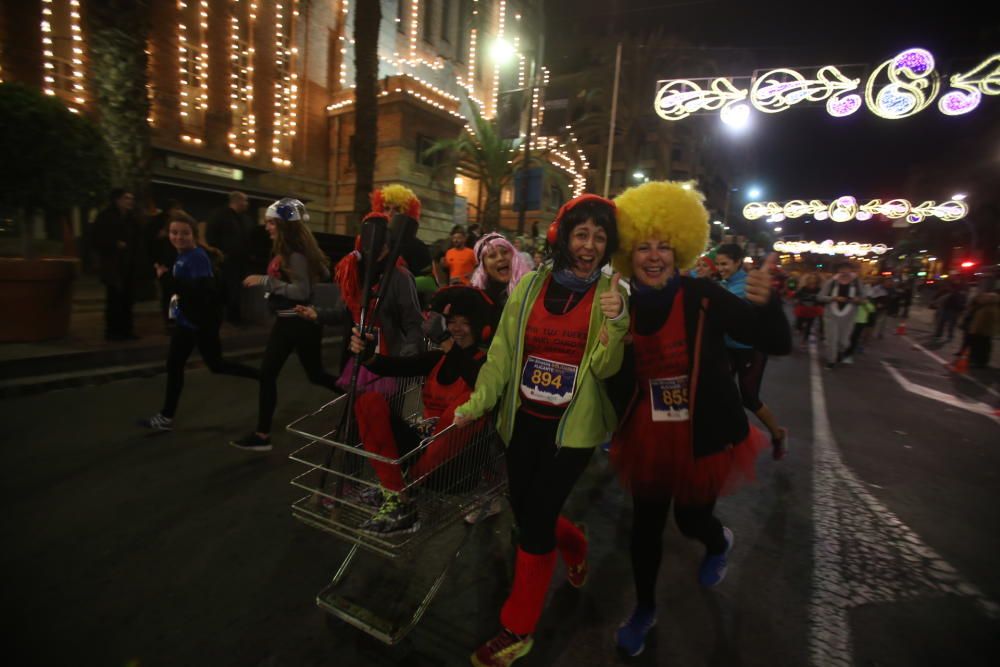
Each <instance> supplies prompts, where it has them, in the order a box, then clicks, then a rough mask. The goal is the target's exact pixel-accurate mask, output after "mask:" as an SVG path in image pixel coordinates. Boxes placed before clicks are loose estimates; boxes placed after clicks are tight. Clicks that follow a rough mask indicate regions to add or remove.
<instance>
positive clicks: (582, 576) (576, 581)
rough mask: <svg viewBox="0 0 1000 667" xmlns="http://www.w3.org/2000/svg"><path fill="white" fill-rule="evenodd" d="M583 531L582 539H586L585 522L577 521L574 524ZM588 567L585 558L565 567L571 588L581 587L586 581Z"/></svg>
mask: <svg viewBox="0 0 1000 667" xmlns="http://www.w3.org/2000/svg"><path fill="white" fill-rule="evenodd" d="M574 525H575V526H576V527H577V528H579V529H580V532H582V533H583V539H584V540H586V539H587V524H585V523H577V524H574ZM589 571H590V568H589V567H588V565H587V559H586V558H584V559H583V560H582V561H580V562H579V563H577V564H576V565H569V566H567V567H566V580H567V581H569V585H570V586H572V587H573V588H583V585H584V584H585V583H587V573H588V572H589Z"/></svg>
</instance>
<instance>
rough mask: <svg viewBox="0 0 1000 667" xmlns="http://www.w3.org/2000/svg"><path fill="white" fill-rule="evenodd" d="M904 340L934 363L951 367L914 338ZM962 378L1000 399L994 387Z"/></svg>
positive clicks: (972, 379) (907, 337) (966, 376)
mask: <svg viewBox="0 0 1000 667" xmlns="http://www.w3.org/2000/svg"><path fill="white" fill-rule="evenodd" d="M903 338H904V339H905V340H906V341H907V342H909V343H910V344H911V345H913V347H915V348H917V349H918V350H920V351H921V352H923V353H924V354H926V355H927V356H928V357H930V358H931V359H933V360H934V361H936V362H938V363H939V364H941V365H942V366H948V365H949V362H947V361H945V360H944V359H942V358H941V357H940V356H938V355H936V354H934V353H933V352H931V351H930V350H928V349H927V348H926V347H924V346H923V345H921V344H920V343H918V342H917V341H915V340H913V339H912V338H910V337H909V336H903ZM962 378H964V379H966V380H968V381H969V382H971V383H972V384H974V385H976V386H978V387H980V388H982V389H985V390H986V391H988V392H990V393H991V394H993V395H994V396H996V397H997V398H1000V392H998V391H997V390H996V389H994V388H993V387H989V386H987V385H985V384H983V383H982V382H980V381H979V380H977V379H976V378H974V377H971V376H969V375H968V374H965V375H963V376H962Z"/></svg>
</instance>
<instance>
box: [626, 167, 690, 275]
mask: <svg viewBox="0 0 1000 667" xmlns="http://www.w3.org/2000/svg"><path fill="white" fill-rule="evenodd" d="M704 201H705V196H704V195H703V194H702V193H701V192H699V191H698V190H695V189H694V188H693V187H692V186H691V185H690V184H688V183H680V182H675V181H651V182H649V183H643V184H642V185H637V186H635V187H633V188H629V189H628V190H626V191H625V192H623V193H621V194H620V195H618V196H617V197H616V198H615V204H616V205H617V206H618V233H619V235H620V237H621V246H620V248H619V250H618V252H616V253H615V256H614V260H613V264H614V267H615V270H616V271H619V272H620V273H621V274H622V275H623V276H625V277H628V278H631V277H632V251H633V250H634V249H635V247H636V246H637V245H638V244H640V243H642V242H643V241H646V240H647V239H651V238H655V239H657V240H660V241H666V242H667V243H669V244H670V247H671V248H673V250H674V264H675V265H676V267H677V268H678V269H679V270H684V269H689V268H691V267H692V266H694V264H695V262H696V261H697V260H698V257H699V255H701V253H702V252H704V250H705V245H706V244H707V243H708V231H709V228H708V210H707V209H706V208H705V204H704Z"/></svg>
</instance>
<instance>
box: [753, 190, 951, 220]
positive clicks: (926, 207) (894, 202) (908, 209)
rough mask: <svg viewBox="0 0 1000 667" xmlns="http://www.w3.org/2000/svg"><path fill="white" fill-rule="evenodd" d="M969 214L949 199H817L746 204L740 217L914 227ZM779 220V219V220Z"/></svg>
mask: <svg viewBox="0 0 1000 667" xmlns="http://www.w3.org/2000/svg"><path fill="white" fill-rule="evenodd" d="M968 214H969V207H968V205H967V204H966V203H965V202H964V201H956V200H954V199H950V200H948V201H945V202H942V203H940V204H938V203H936V202H934V201H933V200H927V201H924V202H922V203H921V204H919V205H914V204H912V203H910V202H909V201H907V200H906V199H898V198H897V199H890V200H888V201H885V202H883V201H882V200H881V199H871V200H869V201H868V202H867V203H866V204H860V205H859V204H858V200H857V199H856V198H855V197H852V196H850V195H844V196H843V197H838V198H837V199H835V200H833V201H832V202H830V203H829V204H827V203H825V202H822V201H820V200H818V199H812V200H810V201H808V202H806V201H805V200H803V199H793V200H791V201H789V202H787V203H785V204H780V203H778V202H773V201H772V202H750V203H749V204H747V205H746V206H744V207H743V217H744V218H746V219H747V220H757V219H759V218H763V217H765V216H766V217H769V218H771V219H772V220H779V218H778V217H777V216H784V217H788V218H793V219H794V218H800V217H802V216H804V215H812V216H813V217H814V218H815V219H816V220H826V219H830V220H833V221H834V222H847V221H848V220H854V219H857V220H862V221H864V220H870V219H871V218H872V217H873V216H875V215H882V216H885V217H887V218H890V219H893V220H899V219H901V218H906V220H907V222H910V223H918V222H922V221H923V220H924V219H926V218H932V217H933V218H940V219H941V220H943V221H945V222H954V221H955V220H960V219H962V218H964V217H965V216H966V215H968ZM781 219H783V218H781Z"/></svg>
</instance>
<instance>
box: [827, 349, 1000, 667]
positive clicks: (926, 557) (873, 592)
mask: <svg viewBox="0 0 1000 667" xmlns="http://www.w3.org/2000/svg"><path fill="white" fill-rule="evenodd" d="M809 356H810V383H811V395H812V414H813V505H812V507H813V510H812V515H813V531H814V534H815V537H814V541H813V575H812V596H811V599H810V601H809V655H810V663H811V664H812V665H815V666H816V667H821V666H822V667H827V666H834V667H850V665H852V664H853V648H852V641H851V630H850V623H849V618H848V613H849V611H850V610H851V609H852V608H854V607H859V606H861V605H866V604H878V603H885V602H894V601H898V600H905V599H913V598H916V597H935V596H941V595H958V596H961V597H966V598H970V599H972V600H973V601H974V602H975V603H976V605H977V606H978V607H979V609H980V610H981V611H982V612H983V613H984V614H986V615H987V616H988V617H989V618H991V619H995V620H996V619H1000V604H997V603H996V602H994V601H993V600H991V599H990V598H988V597H987V596H986V595H985V594H984V593H983V592H982V591H981V590H979V589H978V588H976V587H975V586H973V585H972V584H971V583H969V582H968V581H966V580H965V579H964V578H962V576H961V575H960V574H959V573H958V571H957V570H955V568H954V567H952V566H951V565H950V564H949V563H948V562H947V561H945V560H944V558H942V557H941V556H940V555H939V554H938V553H937V552H936V551H934V550H933V549H931V548H930V547H929V546H927V544H926V543H925V542H924V541H923V540H921V539H920V537H919V536H918V535H917V534H916V533H914V532H913V531H912V530H911V529H910V528H909V527H908V526H906V524H904V523H903V522H902V521H900V520H899V519H898V518H897V517H896V516H895V515H894V514H893V513H892V512H890V511H889V509H888V508H887V507H886V506H885V505H883V504H882V503H881V502H879V501H878V499H876V498H875V496H873V495H872V494H871V493H870V492H869V491H868V490H867V489H866V488H865V484H864V482H862V481H861V480H860V479H859V478H858V477H857V475H855V474H854V472H853V471H851V470H850V469H849V468H848V467H847V466H846V465H845V464H844V462H843V460H842V458H841V455H840V450H839V448H838V446H837V442H836V440H835V439H834V437H833V430H832V429H831V427H830V420H829V417H828V415H827V410H826V397H825V394H824V391H823V379H822V374H821V371H820V364H819V354H818V353H817V351H816V346H815V345H811V346H810V348H809Z"/></svg>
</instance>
